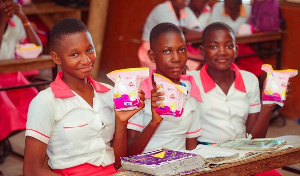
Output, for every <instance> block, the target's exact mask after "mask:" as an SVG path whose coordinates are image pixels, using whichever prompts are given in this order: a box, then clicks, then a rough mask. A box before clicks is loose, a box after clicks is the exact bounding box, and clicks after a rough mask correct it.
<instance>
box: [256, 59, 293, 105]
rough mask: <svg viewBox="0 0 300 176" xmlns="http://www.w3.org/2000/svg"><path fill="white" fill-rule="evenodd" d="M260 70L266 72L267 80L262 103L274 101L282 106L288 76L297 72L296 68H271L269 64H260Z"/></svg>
mask: <svg viewBox="0 0 300 176" xmlns="http://www.w3.org/2000/svg"><path fill="white" fill-rule="evenodd" d="M262 70H264V71H265V72H267V78H266V79H267V80H266V83H265V88H264V91H263V95H262V101H263V104H273V103H276V104H278V105H280V106H283V101H284V100H285V96H286V89H287V84H288V80H289V78H290V77H294V76H296V75H297V74H298V70H293V69H286V70H273V68H272V66H271V65H269V64H264V65H262Z"/></svg>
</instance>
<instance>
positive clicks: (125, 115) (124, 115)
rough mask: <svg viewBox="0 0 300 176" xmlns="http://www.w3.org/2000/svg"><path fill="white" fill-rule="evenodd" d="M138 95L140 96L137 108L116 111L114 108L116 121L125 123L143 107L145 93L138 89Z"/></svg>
mask: <svg viewBox="0 0 300 176" xmlns="http://www.w3.org/2000/svg"><path fill="white" fill-rule="evenodd" d="M138 94H139V97H140V102H141V105H140V106H139V107H138V108H137V109H133V110H128V111H116V110H115V115H116V121H117V122H121V123H127V122H128V120H129V119H130V118H131V117H132V116H133V115H134V114H136V113H137V112H138V111H140V110H141V109H143V108H144V107H145V93H144V92H143V91H142V90H139V92H138Z"/></svg>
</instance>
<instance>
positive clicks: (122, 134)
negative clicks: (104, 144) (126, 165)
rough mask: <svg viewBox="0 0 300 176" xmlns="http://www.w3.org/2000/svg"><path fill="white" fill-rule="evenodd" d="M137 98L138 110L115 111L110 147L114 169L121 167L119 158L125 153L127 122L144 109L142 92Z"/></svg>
mask: <svg viewBox="0 0 300 176" xmlns="http://www.w3.org/2000/svg"><path fill="white" fill-rule="evenodd" d="M139 97H140V99H141V103H142V104H141V106H139V107H138V109H134V110H131V111H115V116H116V117H115V119H116V128H115V134H114V139H113V142H112V147H113V148H114V154H115V168H116V169H118V168H119V167H121V159H120V157H123V156H126V153H127V122H128V120H129V119H130V118H131V117H132V116H133V115H134V114H136V113H137V112H138V111H140V110H141V109H143V108H144V107H145V103H144V100H145V97H144V92H142V91H139Z"/></svg>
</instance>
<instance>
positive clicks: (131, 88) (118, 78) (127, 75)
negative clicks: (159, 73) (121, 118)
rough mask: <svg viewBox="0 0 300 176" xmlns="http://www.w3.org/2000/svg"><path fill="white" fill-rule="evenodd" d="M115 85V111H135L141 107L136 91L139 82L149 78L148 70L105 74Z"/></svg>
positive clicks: (137, 69)
mask: <svg viewBox="0 0 300 176" xmlns="http://www.w3.org/2000/svg"><path fill="white" fill-rule="evenodd" d="M107 77H108V78H109V79H111V80H112V81H113V82H114V83H115V90H114V98H113V100H114V102H115V109H116V110H117V111H122V110H132V109H137V107H138V106H140V105H141V102H140V98H139V96H138V90H139V87H140V83H141V81H143V80H144V79H146V78H147V77H149V68H128V69H121V70H115V71H112V72H110V73H108V74H107Z"/></svg>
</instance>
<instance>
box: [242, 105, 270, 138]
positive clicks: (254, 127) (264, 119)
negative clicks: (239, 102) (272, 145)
mask: <svg viewBox="0 0 300 176" xmlns="http://www.w3.org/2000/svg"><path fill="white" fill-rule="evenodd" d="M273 107H274V105H262V107H261V111H260V112H259V113H253V114H249V116H248V119H247V122H246V132H247V133H249V134H251V135H252V138H264V137H266V135H267V131H268V127H269V123H270V118H271V114H272V110H273Z"/></svg>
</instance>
